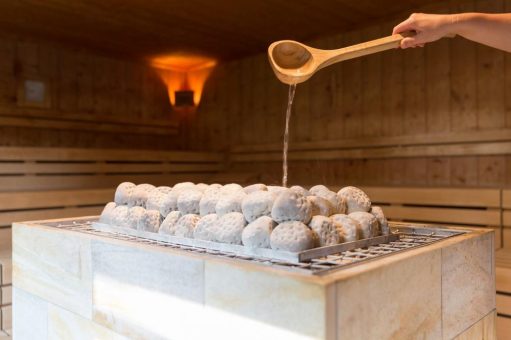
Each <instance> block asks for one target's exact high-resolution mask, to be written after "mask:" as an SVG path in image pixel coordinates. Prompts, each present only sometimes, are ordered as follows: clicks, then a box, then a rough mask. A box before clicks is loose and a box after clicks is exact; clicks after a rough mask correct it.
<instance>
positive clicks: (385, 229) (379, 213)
mask: <svg viewBox="0 0 511 340" xmlns="http://www.w3.org/2000/svg"><path fill="white" fill-rule="evenodd" d="M371 215H373V216H374V217H376V219H377V220H378V224H379V225H380V231H381V234H382V235H389V234H390V228H389V223H388V222H387V219H386V218H385V215H384V214H383V210H382V208H380V207H378V206H375V205H373V206H372V207H371Z"/></svg>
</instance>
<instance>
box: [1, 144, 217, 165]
mask: <svg viewBox="0 0 511 340" xmlns="http://www.w3.org/2000/svg"><path fill="white" fill-rule="evenodd" d="M223 159H224V155H223V154H222V153H218V152H217V153H215V152H193V151H154V150H126V149H80V148H30V147H0V160H2V161H64V162H70V161H89V162H91V161H121V162H122V161H125V162H126V161H157V162H172V161H173V162H222V161H223Z"/></svg>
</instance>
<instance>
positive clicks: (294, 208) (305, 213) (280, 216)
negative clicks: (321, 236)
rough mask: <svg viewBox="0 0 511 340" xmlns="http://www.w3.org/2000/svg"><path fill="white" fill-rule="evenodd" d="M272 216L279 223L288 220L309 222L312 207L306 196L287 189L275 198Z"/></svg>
mask: <svg viewBox="0 0 511 340" xmlns="http://www.w3.org/2000/svg"><path fill="white" fill-rule="evenodd" d="M271 217H272V219H273V220H274V221H275V222H277V223H282V222H286V221H300V222H303V223H309V221H310V220H311V218H312V207H311V204H310V203H309V201H307V198H306V197H304V196H302V195H300V194H297V193H295V192H293V191H290V190H286V191H282V192H281V193H280V194H279V195H278V196H277V198H276V199H275V202H274V203H273V207H272V210H271Z"/></svg>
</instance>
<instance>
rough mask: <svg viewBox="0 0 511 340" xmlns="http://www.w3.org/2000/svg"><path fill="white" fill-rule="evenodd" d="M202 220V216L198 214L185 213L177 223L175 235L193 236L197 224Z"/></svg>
mask: <svg viewBox="0 0 511 340" xmlns="http://www.w3.org/2000/svg"><path fill="white" fill-rule="evenodd" d="M199 220H200V216H199V215H196V214H186V215H183V216H182V217H181V218H180V219H179V220H178V221H177V223H176V225H175V233H174V235H175V236H179V237H188V238H192V237H193V231H194V229H195V226H196V225H197V223H198V222H199Z"/></svg>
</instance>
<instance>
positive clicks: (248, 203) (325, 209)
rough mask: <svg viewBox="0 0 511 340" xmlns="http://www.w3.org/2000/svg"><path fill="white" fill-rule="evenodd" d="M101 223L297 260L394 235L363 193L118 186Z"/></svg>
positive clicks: (318, 187)
mask: <svg viewBox="0 0 511 340" xmlns="http://www.w3.org/2000/svg"><path fill="white" fill-rule="evenodd" d="M100 222H102V223H106V224H109V225H112V226H117V227H124V228H132V229H136V230H141V231H147V232H154V233H160V234H166V235H173V236H178V237H187V238H195V239H200V240H205V241H213V242H222V243H229V244H237V245H244V246H246V247H252V248H271V249H276V250H282V251H290V252H299V251H303V250H306V249H311V248H315V247H322V246H329V245H334V244H339V243H344V242H351V241H356V240H359V239H364V238H370V237H376V236H379V235H387V234H389V227H388V224H387V220H386V219H385V216H384V215H383V211H382V209H381V208H380V207H377V206H372V205H371V201H370V199H369V197H368V196H367V195H366V194H365V193H364V192H363V191H362V190H360V189H359V188H356V187H352V186H348V187H344V188H342V189H341V190H339V191H338V192H333V191H331V190H330V189H328V188H327V187H326V186H324V185H316V186H313V187H312V188H310V189H308V190H307V189H305V188H302V187H300V186H293V187H290V188H285V187H280V186H271V185H268V186H267V185H264V184H254V185H250V186H246V187H242V186H240V185H238V184H227V185H220V184H211V185H207V184H203V183H199V184H194V183H190V182H185V183H179V184H176V185H175V186H174V187H168V186H160V187H155V186H153V185H151V184H139V185H135V184H133V183H130V182H124V183H121V184H120V185H119V186H118V187H117V189H116V191H115V197H114V201H113V202H110V203H108V204H107V205H106V206H105V208H104V210H103V212H102V214H101V217H100Z"/></svg>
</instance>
